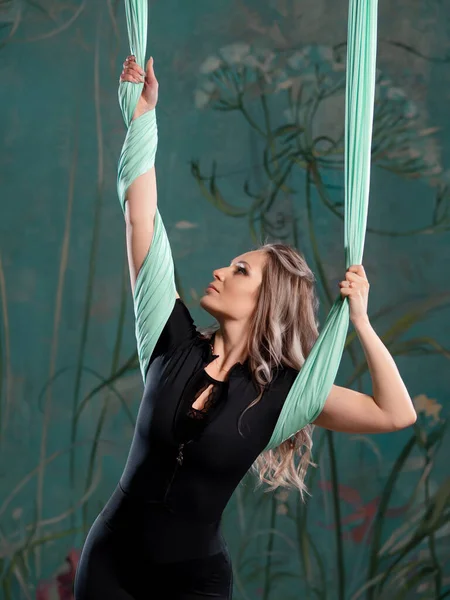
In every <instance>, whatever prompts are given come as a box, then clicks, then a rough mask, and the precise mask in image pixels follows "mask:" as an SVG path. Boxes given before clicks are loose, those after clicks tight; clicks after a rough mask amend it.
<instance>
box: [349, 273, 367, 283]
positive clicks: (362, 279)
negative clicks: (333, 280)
mask: <svg viewBox="0 0 450 600" xmlns="http://www.w3.org/2000/svg"><path fill="white" fill-rule="evenodd" d="M345 279H346V280H347V281H354V282H358V283H367V279H366V278H365V277H362V276H361V275H357V274H356V273H351V272H350V271H347V273H346V274H345Z"/></svg>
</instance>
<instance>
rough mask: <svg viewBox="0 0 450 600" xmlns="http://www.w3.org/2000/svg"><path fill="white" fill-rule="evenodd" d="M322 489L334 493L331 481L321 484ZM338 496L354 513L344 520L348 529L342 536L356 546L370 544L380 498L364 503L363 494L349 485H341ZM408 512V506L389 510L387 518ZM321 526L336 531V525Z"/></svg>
mask: <svg viewBox="0 0 450 600" xmlns="http://www.w3.org/2000/svg"><path fill="white" fill-rule="evenodd" d="M319 486H320V488H321V489H322V490H323V491H325V492H331V491H332V489H333V488H332V484H331V482H329V481H324V482H321V483H320V484H319ZM338 494H339V498H340V500H342V502H344V503H345V504H347V505H349V506H350V509H351V511H352V512H350V514H348V515H347V516H346V517H344V518H343V519H342V522H341V523H342V526H343V527H346V531H344V532H343V534H342V536H343V538H344V539H346V540H349V539H350V540H352V541H353V542H355V543H356V544H360V543H362V542H363V541H365V542H366V544H369V543H370V541H371V536H372V524H373V521H374V519H375V516H376V514H377V510H378V505H379V503H380V497H379V496H377V497H376V498H373V499H372V500H371V501H370V502H367V503H364V502H363V500H362V498H361V494H360V493H359V491H358V490H356V489H355V488H351V487H349V486H347V485H342V484H341V485H339V487H338ZM407 510H408V506H407V505H404V506H398V507H395V508H388V509H387V510H386V512H385V513H384V514H385V517H387V518H395V517H399V516H401V515H404V514H405V513H406V511H407ZM319 525H320V526H321V527H323V528H325V529H335V525H334V524H332V525H325V524H324V523H321V522H319Z"/></svg>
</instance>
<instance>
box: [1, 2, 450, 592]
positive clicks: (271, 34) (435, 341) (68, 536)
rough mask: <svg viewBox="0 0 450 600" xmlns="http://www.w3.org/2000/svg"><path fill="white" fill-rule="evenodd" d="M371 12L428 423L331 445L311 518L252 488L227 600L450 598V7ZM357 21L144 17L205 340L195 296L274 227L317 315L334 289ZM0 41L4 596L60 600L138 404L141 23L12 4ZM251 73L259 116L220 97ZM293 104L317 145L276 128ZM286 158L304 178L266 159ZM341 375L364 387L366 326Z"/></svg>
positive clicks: (398, 306) (329, 6) (86, 10)
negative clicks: (126, 63) (126, 166)
mask: <svg viewBox="0 0 450 600" xmlns="http://www.w3.org/2000/svg"><path fill="white" fill-rule="evenodd" d="M379 12H380V15H379V40H380V41H379V52H378V67H379V79H378V86H377V102H376V113H375V126H374V146H373V171H372V185H371V199H370V209H369V219H368V227H369V231H368V233H367V238H366V246H365V254H364V260H363V264H364V266H365V269H366V272H367V275H368V278H369V281H370V283H371V292H370V304H369V313H370V316H371V319H372V323H373V325H374V327H375V329H376V331H377V332H378V334H379V335H380V336H381V337H382V338H383V340H384V341H385V343H386V345H387V346H388V347H389V348H390V350H391V352H392V353H393V354H394V355H395V360H396V362H397V364H398V366H399V368H400V371H401V373H402V375H403V377H404V380H405V382H406V384H407V386H408V389H409V391H410V394H411V396H412V397H413V398H414V400H415V403H416V408H417V410H418V413H419V419H418V421H417V424H416V426H415V427H413V428H409V429H408V430H405V431H402V432H399V433H396V434H389V435H379V436H349V435H341V434H329V433H325V432H324V431H320V430H316V432H315V448H316V452H315V460H316V461H317V462H318V463H319V469H317V470H311V473H310V477H309V478H308V482H309V485H310V488H311V492H312V498H311V499H309V501H308V502H307V504H306V506H302V504H301V503H300V502H299V498H298V494H297V493H295V492H292V493H290V494H287V493H285V492H281V493H277V494H264V493H263V491H261V490H260V491H257V492H254V491H253V485H254V480H253V479H251V478H248V479H247V480H246V481H245V482H244V483H243V485H241V486H240V487H239V489H238V490H237V492H236V493H235V495H234V497H233V499H232V501H231V503H230V505H229V507H228V509H227V511H226V514H225V517H224V529H225V534H226V537H227V540H228V542H229V545H230V548H231V551H232V555H233V561H234V571H235V591H234V597H235V598H236V599H241V600H248V599H251V600H253V599H254V598H255V599H257V598H263V599H264V600H268V599H270V600H275V599H278V598H280V599H283V600H284V599H286V600H289V599H294V598H295V599H297V598H310V599H311V600H312V599H314V598H323V599H325V598H327V599H329V600H334V599H336V600H337V599H339V600H343V599H350V598H352V599H353V598H354V599H355V600H356V598H368V599H375V598H377V599H378V598H383V599H384V598H396V599H397V598H398V599H400V598H436V599H437V598H444V597H447V594H446V592H447V591H448V590H449V589H450V587H449V586H450V568H449V560H450V547H449V526H448V519H449V513H450V510H449V509H450V504H449V501H448V498H449V494H450V481H449V478H448V458H447V456H448V451H449V449H448V437H447V438H446V437H445V424H446V418H447V415H448V409H447V405H448V400H449V387H450V386H449V382H450V377H449V374H448V373H449V359H450V343H449V331H450V315H449V310H448V308H449V301H448V293H449V271H450V270H449V262H450V246H449V229H450V211H449V197H450V192H449V190H448V187H447V186H448V185H449V184H450V177H449V175H450V170H449V166H448V165H449V162H450V145H449V140H450V119H449V116H448V114H449V113H448V105H449V99H450V75H449V73H450V71H449V63H450V36H449V33H450V29H449V25H450V3H449V2H448V0H441V1H438V0H435V1H425V0H415V1H412V0H399V1H398V2H394V3H388V2H384V1H382V2H381V3H380V7H379ZM346 20H347V3H346V2H344V1H342V0H339V1H338V2H336V1H332V0H314V1H313V0H301V1H300V0H298V1H295V0H265V1H264V2H256V1H255V0H239V1H233V0H214V1H212V0H208V1H206V0H195V2H194V1H191V2H187V1H184V2H182V1H178V2H177V1H176V0H166V1H165V2H161V1H154V2H152V3H151V10H150V27H149V45H148V48H149V55H150V54H152V55H153V56H154V58H155V70H156V74H157V76H158V79H159V82H160V102H159V105H158V125H159V136H160V142H159V149H158V154H157V177H158V193H159V194H158V201H159V206H160V210H161V214H162V216H163V219H164V222H165V225H166V228H167V231H168V235H169V238H170V241H171V244H172V249H173V254H174V258H175V264H176V270H177V277H178V288H179V291H180V293H182V295H183V298H184V300H185V301H186V303H187V304H188V306H189V307H190V309H191V310H192V314H193V316H194V318H195V319H196V322H197V324H198V325H199V326H204V325H207V324H209V323H210V317H209V315H207V314H206V313H204V312H203V311H201V310H200V308H199V307H198V298H199V296H201V295H202V293H203V289H204V287H205V286H206V285H207V283H209V281H210V280H211V271H212V270H213V269H214V268H217V267H218V266H222V265H224V264H228V263H229V261H230V260H231V259H232V258H233V257H234V256H236V255H237V254H239V253H241V252H244V251H246V250H248V249H250V248H251V247H253V246H254V245H256V244H257V243H259V241H260V240H261V238H264V237H266V236H267V237H268V239H271V240H272V239H276V238H280V237H282V238H283V239H285V240H286V241H288V242H289V243H295V244H296V245H297V246H298V247H299V249H300V250H301V251H302V252H304V254H305V256H306V258H307V260H308V262H309V264H310V265H311V268H312V269H313V271H314V273H315V274H316V275H317V278H318V282H319V292H320V295H321V306H322V308H321V321H322V322H323V320H324V318H325V316H326V314H327V311H328V309H329V308H330V303H331V302H332V301H333V300H334V298H335V297H336V295H337V294H338V286H337V284H338V281H339V280H341V279H343V278H344V272H345V270H344V253H343V220H342V202H343V188H342V186H343V171H342V156H343V155H342V150H343V142H342V139H341V134H342V130H343V123H344V111H343V77H344V71H343V66H344V63H343V60H345V40H346ZM0 43H1V46H0V74H1V85H0V107H1V120H0V126H1V129H0V138H1V142H2V143H1V154H0V183H1V187H0V194H1V196H0V197H1V217H0V367H1V371H0V409H1V410H0V427H1V429H0V431H1V438H0V442H1V446H0V456H1V465H0V474H1V488H0V489H1V493H0V590H1V591H0V598H4V599H5V600H7V599H14V600H16V599H17V600H19V599H26V598H38V599H39V600H53V599H54V598H58V599H60V600H61V599H64V600H68V599H70V598H71V595H70V591H67V593H66V592H64V591H63V590H64V589H66V590H70V582H71V579H72V578H73V570H74V567H75V565H76V560H77V556H78V552H79V550H80V548H81V546H82V542H83V539H84V537H85V534H86V531H87V529H88V527H89V526H90V524H91V523H92V521H93V519H94V518H95V516H96V514H97V513H98V511H99V510H100V508H101V507H102V505H103V503H104V502H105V501H106V500H107V498H108V496H109V494H110V493H111V492H112V490H113V488H114V486H115V484H116V482H117V480H118V478H119V476H120V474H121V470H122V468H123V465H124V462H125V459H126V456H127V452H128V447H129V444H130V440H131V435H132V431H133V423H134V419H135V416H136V413H137V408H138V404H139V400H140V395H141V392H142V382H141V378H140V374H139V370H138V368H137V362H136V358H135V338H134V327H133V311H132V305H131V302H130V299H131V298H130V291H129V280H128V274H127V271H126V262H125V245H124V224H123V217H122V214H121V210H120V206H119V202H118V200H117V194H116V188H115V185H116V165H117V160H118V157H119V153H120V149H121V145H122V142H123V139H124V135H125V128H124V125H123V122H122V119H121V115H120V110H119V107H118V101H117V84H118V78H119V75H120V71H121V64H122V62H123V60H124V58H125V57H126V56H127V54H128V53H129V49H128V47H127V35H126V26H125V15H124V7H123V4H122V2H118V1H113V0H108V1H102V2H100V1H98V2H94V1H93V0H85V1H83V2H80V0H75V1H74V2H67V3H66V2H61V1H59V0H58V1H56V0H33V1H31V0H24V1H21V2H19V1H18V0H17V1H16V0H6V1H5V0H0ZM269 51H271V52H273V55H272V56H271V55H268V54H267V53H268V52H269ZM214 57H216V58H214ZM217 57H222V58H221V59H222V63H221V67H222V71H220V72H212V71H211V69H212V65H214V64H216V65H217V64H218V63H217V60H218V59H217ZM244 64H245V65H247V68H248V71H247V75H248V76H249V77H250V78H251V81H252V83H251V84H249V85H247V86H246V87H245V95H244V100H245V110H246V111H247V112H246V113H244V112H243V110H242V106H241V107H236V104H234V105H233V104H232V105H230V104H229V102H233V101H235V99H236V95H235V94H233V92H232V85H235V84H237V85H242V66H243V65H244ZM231 82H234V84H232V83H231ZM205 86H206V88H205ZM299 87H302V89H303V96H302V98H301V100H300V102H299V106H300V110H299V122H300V123H301V128H298V127H297V128H292V127H291V128H290V129H286V128H284V129H281V128H283V127H285V126H286V125H289V124H291V125H292V122H293V120H292V118H291V116H290V115H289V114H288V113H286V109H287V106H288V103H287V102H288V91H289V90H297V91H298V89H299ZM200 89H206V90H208V93H212V94H213V98H212V99H210V101H208V102H207V101H206V100H207V99H208V98H207V97H205V96H204V93H201V92H200V91H199V90H200ZM230 90H231V91H230ZM233 99H234V100H233ZM224 101H226V102H228V104H225V103H224ZM233 106H234V110H230V109H231V108H233ZM219 108H221V109H224V108H226V109H227V110H218V109H219ZM322 136H326V139H325V137H322ZM319 138H321V139H319ZM289 146H292V148H295V149H296V152H297V153H296V155H295V156H296V160H297V162H295V163H294V164H290V163H289V161H286V157H280V158H279V159H278V160H277V161H274V155H276V154H277V152H278V151H280V150H281V149H282V148H286V147H289ZM265 149H266V151H267V152H266V156H267V157H268V160H269V161H270V169H269V171H268V170H267V169H266V168H265V166H264V160H263V156H264V150H265ZM196 161H199V163H198V164H199V170H196V168H195V165H196V164H197V163H196ZM213 161H216V177H215V179H214V180H211V175H212V172H213ZM330 161H331V162H330ZM193 164H194V169H193V168H192V165H193ZM266 166H267V163H266ZM284 169H288V170H289V174H288V176H287V177H286V179H285V186H284V187H282V188H280V189H278V190H277V192H276V193H275V194H274V195H273V200H272V204H271V206H270V207H269V206H268V202H269V197H270V194H271V192H273V191H274V189H276V182H277V181H278V179H279V177H280V176H281V174H282V173H283V172H284ZM308 174H309V175H308ZM201 178H203V180H202V181H201V182H200V179H201ZM246 182H248V188H245V183H246ZM199 183H203V184H204V185H205V186H206V187H203V188H202V187H201V185H199ZM212 183H213V185H212ZM245 189H247V191H250V192H251V193H252V194H253V197H252V198H251V197H250V196H249V195H248V193H246V191H245ZM256 196H257V197H258V198H260V200H261V205H260V206H259V209H257V210H256V209H255V212H254V213H251V214H250V213H249V209H250V207H251V206H252V203H254V202H255V197H256ZM233 207H234V208H233ZM236 208H238V209H240V211H241V212H243V213H245V214H244V215H243V216H241V217H235V216H233V214H234V211H235V209H236ZM263 222H265V223H266V226H265V229H261V223H263ZM276 226H279V229H277V230H274V227H276ZM252 231H253V232H254V233H253V235H252ZM359 367H360V370H358V368H359ZM337 383H338V384H340V385H346V386H350V387H353V388H354V389H360V390H361V391H364V392H366V393H370V392H371V386H370V377H369V376H368V374H367V370H366V369H365V365H364V360H363V354H362V351H361V347H360V344H359V342H358V340H357V339H355V335H354V331H353V330H352V329H350V330H349V344H348V347H347V350H346V352H345V354H344V358H343V361H342V366H341V369H340V371H339V375H338V378H337ZM77 411H78V412H77ZM77 415H78V417H77ZM65 557H68V560H69V562H68V563H66V564H64V563H65ZM61 574H62V575H61ZM64 574H65V575H64ZM58 577H59V579H58ZM58 581H59V588H58ZM63 584H65V585H66V588H64V586H63ZM365 586H367V587H366V588H365ZM448 593H449V594H450V592H448ZM64 594H66V595H64Z"/></svg>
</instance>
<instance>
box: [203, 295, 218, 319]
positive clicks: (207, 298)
mask: <svg viewBox="0 0 450 600" xmlns="http://www.w3.org/2000/svg"><path fill="white" fill-rule="evenodd" d="M212 304H214V302H211V299H210V294H204V295H203V296H202V297H201V298H200V306H201V307H202V308H203V309H204V310H206V312H208V313H209V314H210V315H211V316H213V317H215V313H216V311H215V310H214V309H213V307H212Z"/></svg>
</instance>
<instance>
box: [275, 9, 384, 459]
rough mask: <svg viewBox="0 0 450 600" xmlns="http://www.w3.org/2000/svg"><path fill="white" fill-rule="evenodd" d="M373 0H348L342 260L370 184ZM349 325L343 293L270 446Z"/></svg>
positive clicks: (316, 394) (361, 224)
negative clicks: (343, 251)
mask: <svg viewBox="0 0 450 600" xmlns="http://www.w3.org/2000/svg"><path fill="white" fill-rule="evenodd" d="M376 45H377V0H350V3H349V15H348V40H347V81H346V103H345V215H344V219H345V224H344V229H345V237H344V250H345V265H346V269H348V267H350V266H351V265H354V264H362V257H363V251H364V241H365V233H366V224H367V210H368V203H369V187H370V162H371V141H372V122H373V106H374V95H375V74H376ZM348 325H349V305H348V299H347V298H345V299H342V298H341V296H340V295H339V296H338V298H337V299H336V301H335V302H334V304H333V306H332V308H331V311H330V313H329V315H328V317H327V320H326V322H325V324H324V327H323V329H322V331H321V333H320V336H319V338H318V339H317V341H316V343H315V344H314V347H313V349H312V351H311V353H310V354H309V356H308V357H307V359H306V361H305V363H304V365H303V367H302V369H301V371H300V372H299V374H298V376H297V377H296V379H295V381H294V383H293V385H292V388H291V389H290V391H289V394H288V396H287V398H286V400H285V403H284V405H283V408H282V410H281V413H280V416H279V418H278V422H277V425H276V427H275V429H274V432H273V434H272V437H271V439H270V441H269V443H268V445H267V446H266V450H270V449H273V448H275V447H276V446H278V445H279V444H281V443H282V442H284V441H285V440H287V439H288V438H289V437H291V436H292V435H293V434H295V433H297V432H298V431H300V430H301V429H303V427H305V426H306V425H308V424H309V423H311V422H313V421H314V420H315V419H316V418H317V417H318V416H319V414H320V413H321V411H322V409H323V407H324V404H325V401H326V399H327V397H328V394H329V393H330V391H331V388H332V386H333V383H334V380H335V379H336V375H337V372H338V368H339V364H340V361H341V358H342V353H343V351H344V344H345V340H346V337H347V331H348Z"/></svg>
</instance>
